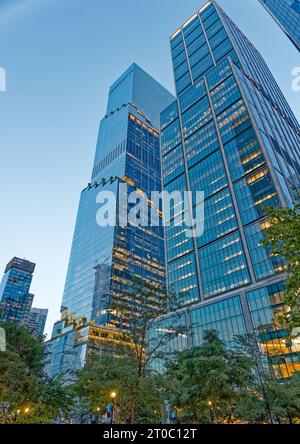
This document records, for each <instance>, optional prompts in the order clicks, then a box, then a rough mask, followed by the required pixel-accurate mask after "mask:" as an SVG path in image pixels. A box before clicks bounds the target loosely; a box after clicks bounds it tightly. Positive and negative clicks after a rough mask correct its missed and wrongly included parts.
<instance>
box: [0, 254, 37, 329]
mask: <svg viewBox="0 0 300 444" xmlns="http://www.w3.org/2000/svg"><path fill="white" fill-rule="evenodd" d="M34 269H35V264H34V263H33V262H29V261H27V260H25V259H20V258H17V257H14V258H13V259H12V260H11V261H10V262H9V263H8V264H7V266H6V268H5V272H4V276H3V278H2V282H1V285H0V318H1V320H2V321H4V322H16V323H23V322H26V319H27V317H28V315H29V312H30V308H31V304H32V301H33V294H31V293H30V285H31V281H32V276H33V272H34Z"/></svg>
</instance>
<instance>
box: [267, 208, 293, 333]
mask: <svg viewBox="0 0 300 444" xmlns="http://www.w3.org/2000/svg"><path fill="white" fill-rule="evenodd" d="M299 208H300V207H299V205H297V206H296V207H295V208H294V209H291V208H269V209H268V210H267V215H268V218H269V224H268V226H267V228H266V229H265V230H264V233H265V239H264V240H263V244H264V245H265V246H266V247H268V248H270V249H271V252H272V254H274V255H281V256H283V257H284V258H285V259H286V262H287V264H286V271H287V273H288V279H287V282H286V291H285V295H284V302H285V304H286V306H287V307H288V310H287V311H285V312H284V313H283V314H282V315H281V316H280V319H279V320H280V322H281V323H282V324H284V325H285V327H287V328H288V330H289V332H290V335H295V334H296V335H297V334H298V332H299V328H300V214H299Z"/></svg>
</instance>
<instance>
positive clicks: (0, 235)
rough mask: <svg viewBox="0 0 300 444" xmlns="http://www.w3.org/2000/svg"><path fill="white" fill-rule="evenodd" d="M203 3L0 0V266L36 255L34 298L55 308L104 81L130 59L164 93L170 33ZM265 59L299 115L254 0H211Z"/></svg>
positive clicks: (291, 59) (283, 61)
mask: <svg viewBox="0 0 300 444" xmlns="http://www.w3.org/2000/svg"><path fill="white" fill-rule="evenodd" d="M203 3H204V1H202V0H151V1H148V0H127V1H126V2H125V1H124V0H113V1H109V0H0V66H2V67H4V68H5V70H6V73H7V92H6V93H0V147H1V162H0V202H1V218H0V273H2V271H4V267H5V265H6V263H7V262H8V261H9V260H10V259H11V257H13V256H20V257H26V258H27V259H30V260H32V261H34V262H36V263H37V267H36V272H35V276H34V280H33V284H32V291H33V292H34V293H35V300H34V305H35V306H39V307H48V308H49V309H50V313H49V317H48V322H47V332H48V333H49V332H51V328H52V324H53V322H54V321H55V320H56V319H58V317H59V307H60V303H61V298H62V293H63V287H64V281H65V275H66V270H67V263H68V256H69V252H70V247H71V241H72V236H73V229H74V223H75V217H76V211H77V205H78V200H79V195H80V191H81V189H82V188H83V187H84V186H85V185H86V184H87V182H88V180H89V177H90V172H91V168H92V162H93V156H94V151H95V146H96V140H97V132H98V125H99V121H100V119H101V118H102V117H103V115H104V113H105V107H106V100H107V92H108V88H109V86H110V84H111V83H112V82H113V81H114V80H115V79H116V78H117V77H118V76H119V75H120V74H121V73H122V71H124V70H125V69H126V68H127V67H128V66H129V65H130V64H131V63H132V62H136V63H138V64H139V65H140V66H141V67H142V68H144V69H145V70H146V71H148V72H149V73H150V74H151V75H153V76H154V77H155V78H156V79H157V80H159V81H160V82H161V83H162V84H163V85H164V86H165V87H167V88H169V89H170V91H171V92H174V83H173V77H172V70H171V58H170V52H169V43H168V38H169V36H170V35H171V34H172V33H173V32H174V31H175V30H176V29H177V28H178V27H179V26H180V25H181V24H182V23H183V22H184V21H185V20H186V19H188V18H189V17H190V16H191V15H192V14H193V13H194V12H195V11H196V10H197V9H199V8H200V7H201V6H202V4H203ZM219 3H220V5H221V6H222V7H223V8H224V9H225V10H226V12H227V13H228V14H229V15H230V16H231V17H232V18H233V19H234V21H235V22H236V23H237V24H238V25H239V26H240V27H241V29H242V30H243V31H244V32H245V33H246V35H247V36H248V37H249V38H250V40H251V41H252V42H253V43H254V44H255V45H256V46H257V48H258V49H259V50H260V51H261V52H262V54H263V55H264V57H265V58H266V60H267V63H268V64H269V66H270V68H271V70H272V71H273V73H274V75H275V78H276V79H277V81H278V83H279V85H280V86H281V88H282V89H283V92H284V94H285V95H286V97H287V99H288V101H289V103H290V104H291V106H292V108H293V110H294V111H295V113H296V115H297V117H298V119H300V109H299V108H300V107H299V103H300V100H299V99H300V92H298V93H296V92H293V91H292V88H291V83H292V77H291V70H292V68H293V67H295V66H300V57H299V53H297V51H296V49H294V47H293V46H292V44H291V43H290V42H289V41H288V39H287V38H286V37H285V36H284V35H283V33H282V31H281V30H280V29H279V28H278V27H277V26H276V25H275V23H274V22H273V21H272V19H271V18H270V17H269V16H268V15H267V14H266V12H265V10H264V9H263V8H262V7H261V6H260V4H259V2H258V0H243V1H240V0H220V1H219Z"/></svg>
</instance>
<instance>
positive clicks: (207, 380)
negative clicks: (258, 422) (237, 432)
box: [167, 331, 253, 423]
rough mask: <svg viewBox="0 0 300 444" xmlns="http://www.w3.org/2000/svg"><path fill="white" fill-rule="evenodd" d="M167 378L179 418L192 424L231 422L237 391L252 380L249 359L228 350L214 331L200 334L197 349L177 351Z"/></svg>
mask: <svg viewBox="0 0 300 444" xmlns="http://www.w3.org/2000/svg"><path fill="white" fill-rule="evenodd" d="M167 376H168V380H169V381H171V398H170V400H171V402H172V404H173V405H174V406H176V407H177V409H178V413H179V415H178V416H179V418H180V419H181V420H183V421H188V422H190V421H192V422H194V423H198V422H200V423H206V422H212V423H222V422H227V423H230V422H233V421H234V417H233V413H234V408H235V405H236V402H237V398H238V396H239V390H240V389H241V388H246V387H247V385H249V384H251V383H252V381H253V372H252V363H251V359H250V358H249V357H248V356H246V355H243V354H239V353H236V352H233V351H230V350H228V349H227V348H226V346H225V345H224V343H223V342H222V341H221V339H220V338H219V335H218V333H217V332H216V331H207V332H204V337H203V344H202V345H201V346H199V347H195V348H193V349H190V350H185V351H182V352H179V353H178V355H177V359H176V360H175V361H174V362H173V363H170V364H169V365H168V371H167ZM172 389H173V390H172Z"/></svg>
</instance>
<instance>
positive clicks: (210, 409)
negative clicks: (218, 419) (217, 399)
mask: <svg viewBox="0 0 300 444" xmlns="http://www.w3.org/2000/svg"><path fill="white" fill-rule="evenodd" d="M207 405H208V407H209V413H210V418H211V422H212V423H214V422H215V415H214V409H213V403H212V402H211V401H207Z"/></svg>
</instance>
